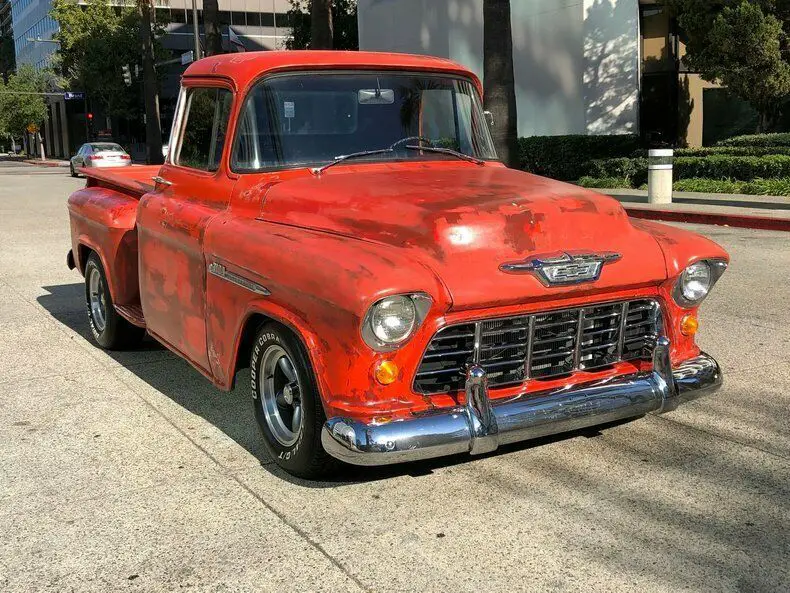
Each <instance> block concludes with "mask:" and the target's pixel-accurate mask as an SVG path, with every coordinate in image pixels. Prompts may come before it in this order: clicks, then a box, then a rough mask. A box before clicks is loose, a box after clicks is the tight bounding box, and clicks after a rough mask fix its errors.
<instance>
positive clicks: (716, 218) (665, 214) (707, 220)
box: [623, 204, 790, 232]
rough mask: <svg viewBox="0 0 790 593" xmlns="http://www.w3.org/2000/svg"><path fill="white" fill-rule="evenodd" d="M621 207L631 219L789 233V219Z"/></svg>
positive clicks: (624, 205) (626, 205) (627, 205)
mask: <svg viewBox="0 0 790 593" xmlns="http://www.w3.org/2000/svg"><path fill="white" fill-rule="evenodd" d="M623 207H624V208H625V211H626V212H627V213H628V215H629V216H632V217H633V218H644V219H646V220H662V221H665V222H692V223H699V224H713V225H718V226H730V227H739V228H745V229H761V230H768V231H788V232H790V218H772V217H770V216H751V215H748V214H724V213H721V212H690V211H688V210H658V209H653V208H639V207H638V206H632V205H630V204H623Z"/></svg>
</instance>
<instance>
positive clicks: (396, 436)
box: [321, 337, 722, 466]
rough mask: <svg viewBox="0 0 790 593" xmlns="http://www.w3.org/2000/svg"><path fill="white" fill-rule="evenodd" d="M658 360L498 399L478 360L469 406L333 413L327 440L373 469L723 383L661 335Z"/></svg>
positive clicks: (570, 426)
mask: <svg viewBox="0 0 790 593" xmlns="http://www.w3.org/2000/svg"><path fill="white" fill-rule="evenodd" d="M653 364H654V369H653V370H652V371H650V372H643V373H636V374H632V375H626V376H620V377H612V378H609V379H605V380H602V381H597V382H595V383H587V384H583V385H578V386H565V387H561V388H558V389H555V390H553V391H546V392H542V393H537V394H534V393H532V394H525V395H522V396H519V397H516V398H513V399H510V400H507V401H496V402H491V401H490V400H489V399H488V393H487V390H486V388H485V385H486V384H485V379H486V377H485V371H484V370H483V369H481V368H479V367H477V366H475V365H472V366H470V367H469V368H468V369H467V380H466V391H465V393H466V394H467V397H466V403H465V404H464V405H463V406H459V407H456V408H452V409H449V410H448V409H445V410H441V411H433V412H430V413H426V414H422V415H417V416H414V417H413V418H410V419H408V420H396V421H393V422H389V423H384V424H366V423H363V422H359V421H356V420H353V419H348V418H332V419H330V420H329V421H328V422H327V423H326V424H325V425H324V428H323V430H322V433H321V443H322V445H323V446H324V449H325V450H326V451H327V452H328V453H329V454H330V455H332V456H333V457H336V458H337V459H340V460H342V461H345V462H347V463H352V464H355V465H365V466H370V465H387V464H391V463H400V462H406V461H416V460H420V459H430V458H433V457H441V456H444V455H453V454H457V453H471V454H479V453H487V452H490V451H493V450H495V449H496V448H497V447H499V445H503V444H507V443H514V442H519V441H525V440H529V439H534V438H538V437H543V436H547V435H552V434H557V433H561V432H566V431H570V430H578V429H580V428H585V427H589V426H595V425H598V424H604V423H607V422H613V421H615V420H622V419H626V418H632V417H635V416H641V415H644V414H647V413H649V412H658V413H661V412H667V411H670V410H673V409H675V408H677V407H678V405H680V404H681V403H683V402H686V401H689V400H692V399H696V398H697V397H700V396H702V395H705V394H706V393H710V392H712V391H715V390H716V389H718V388H719V387H720V386H721V384H722V376H721V369H720V368H719V365H718V363H716V361H715V360H714V359H713V358H711V357H710V356H708V355H706V354H701V355H700V356H698V357H696V358H693V359H691V360H687V361H684V362H682V363H680V364H679V365H678V366H677V367H676V368H675V369H672V368H671V366H670V359H669V341H668V340H667V339H666V338H664V337H661V338H659V339H658V340H657V344H656V348H655V353H654V357H653Z"/></svg>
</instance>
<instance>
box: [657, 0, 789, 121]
mask: <svg viewBox="0 0 790 593" xmlns="http://www.w3.org/2000/svg"><path fill="white" fill-rule="evenodd" d="M672 8H673V10H674V12H675V14H676V15H677V17H678V24H679V25H680V27H681V29H682V30H683V32H684V36H685V42H686V57H685V61H686V63H687V65H688V66H689V68H690V69H691V70H693V71H696V72H699V73H700V76H701V77H702V78H703V79H704V80H707V81H710V82H719V83H721V84H723V85H724V86H726V87H727V89H728V90H729V91H730V92H731V93H732V94H734V95H735V96H737V97H739V98H741V99H743V100H745V101H748V102H749V103H750V104H751V105H752V106H753V107H754V108H755V110H756V111H757V112H758V113H759V114H760V118H759V125H758V132H765V131H769V130H771V129H772V128H773V126H774V125H775V122H776V120H777V117H778V115H779V108H780V105H781V104H782V102H783V100H784V99H785V98H786V97H787V95H788V94H790V63H788V60H790V40H789V39H788V32H790V2H788V1H787V0H672Z"/></svg>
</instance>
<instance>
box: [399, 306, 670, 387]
mask: <svg viewBox="0 0 790 593" xmlns="http://www.w3.org/2000/svg"><path fill="white" fill-rule="evenodd" d="M660 324H661V313H660V308H659V306H658V303H657V302H656V301H654V300H649V299H641V300H634V301H626V302H617V303H602V304H597V305H590V306H587V307H581V308H575V309H563V310H560V311H549V312H546V313H535V314H533V315H521V316H516V317H506V318H498V319H486V320H482V321H477V322H472V323H462V324H458V325H452V326H448V327H445V328H443V329H441V330H439V331H438V332H437V333H436V335H435V336H434V337H433V339H432V340H431V343H430V344H429V345H428V349H427V350H426V352H425V355H424V356H423V359H422V362H421V364H420V367H419V369H418V371H417V375H416V377H415V379H414V388H415V390H416V391H418V392H421V393H445V392H449V391H456V390H458V389H461V388H462V387H463V377H464V371H465V369H466V366H467V365H468V364H470V363H473V362H477V363H479V364H480V365H481V366H482V367H483V368H484V369H485V370H486V372H487V373H488V384H489V385H490V386H491V387H503V386H506V385H516V384H519V383H523V382H524V381H525V380H527V379H546V378H556V377H559V376H562V375H567V374H569V373H573V372H577V371H586V370H591V369H600V368H601V367H605V366H608V365H611V364H614V363H616V362H620V361H623V360H635V359H641V358H649V357H650V355H651V353H652V350H653V346H654V345H655V339H656V337H657V335H658V331H659V328H660V326H661V325H660Z"/></svg>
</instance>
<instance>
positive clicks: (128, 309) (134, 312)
mask: <svg viewBox="0 0 790 593" xmlns="http://www.w3.org/2000/svg"><path fill="white" fill-rule="evenodd" d="M113 306H114V307H115V310H116V311H118V315H120V316H121V317H123V318H124V319H126V320H127V321H128V322H129V323H131V324H132V325H136V326H137V327H142V328H145V317H143V308H142V307H141V306H140V305H113Z"/></svg>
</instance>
